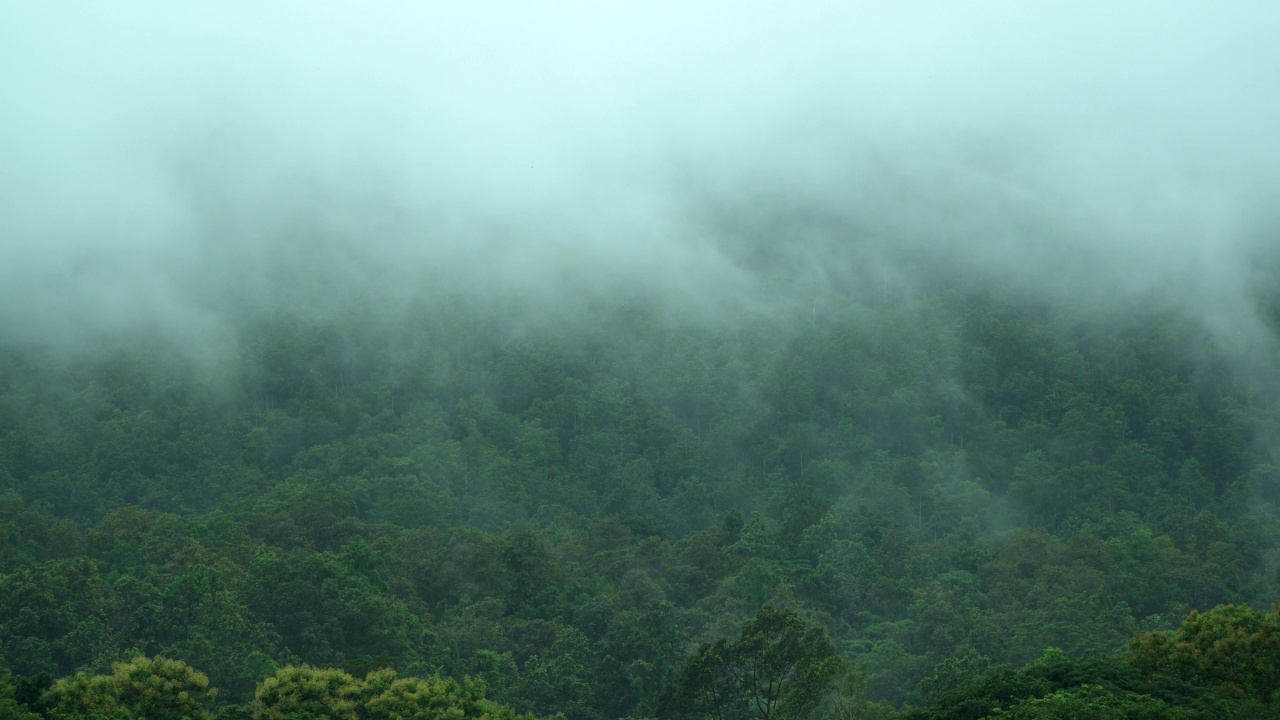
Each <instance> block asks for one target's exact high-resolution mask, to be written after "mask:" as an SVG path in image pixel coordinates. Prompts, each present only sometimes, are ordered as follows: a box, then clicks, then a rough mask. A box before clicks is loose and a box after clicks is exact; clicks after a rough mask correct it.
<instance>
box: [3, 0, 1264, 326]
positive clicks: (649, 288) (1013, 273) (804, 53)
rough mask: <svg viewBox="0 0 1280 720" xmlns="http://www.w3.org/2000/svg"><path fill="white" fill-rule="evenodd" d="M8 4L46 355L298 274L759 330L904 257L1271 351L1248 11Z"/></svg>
mask: <svg viewBox="0 0 1280 720" xmlns="http://www.w3.org/2000/svg"><path fill="white" fill-rule="evenodd" d="M5 15H6V17H5V18H4V22H3V23H0V26H2V28H3V29H0V48H3V49H0V77H2V78H3V80H0V92H2V95H0V98H2V99H0V157H3V158H5V161H4V162H3V163H0V218H2V220H0V222H2V223H3V240H2V241H0V285H2V286H3V288H4V290H3V291H0V292H3V302H0V313H2V314H3V316H4V318H5V320H6V322H8V323H10V324H14V325H15V326H21V327H26V328H27V329H28V330H29V331H32V332H35V333H36V334H37V335H44V336H47V337H56V336H61V337H64V338H66V339H68V341H69V342H71V343H72V344H75V343H82V342H84V341H85V340H86V338H88V337H92V336H93V335H95V334H107V335H110V334H111V333H114V332H117V331H119V330H121V329H124V328H129V327H149V328H152V329H157V330H159V331H160V332H162V333H163V334H166V335H169V336H171V337H175V338H179V339H180V340H181V342H183V343H185V344H187V345H189V346H198V347H203V346H208V347H216V346H219V345H222V344H225V342H227V340H228V338H229V337H231V336H232V335H233V334H234V333H233V332H232V331H231V329H230V328H229V327H228V324H229V323H230V322H231V321H230V320H229V319H228V317H226V308H227V305H228V301H229V299H231V298H234V299H236V300H237V301H241V300H244V299H245V298H252V299H254V300H253V301H254V302H259V303H261V304H265V305H276V306H280V305H282V304H289V303H288V302H287V299H288V297H289V296H290V294H291V293H294V292H295V291H298V290H299V288H302V289H303V290H307V289H308V288H309V291H308V292H309V294H306V297H305V299H299V298H296V297H295V298H294V300H295V301H296V302H294V303H293V304H294V305H297V306H300V307H301V306H305V307H308V308H311V311H313V312H318V313H323V312H325V311H326V307H325V306H326V304H332V305H341V304H342V303H344V302H347V301H349V299H350V298H351V297H355V296H364V297H370V293H372V294H373V295H374V296H376V297H377V301H378V302H379V303H381V305H382V306H383V307H384V308H388V309H394V308H395V307H397V306H401V305H403V304H404V303H405V302H408V301H409V299H410V298H412V297H415V296H416V295H418V294H419V293H420V292H421V290H422V288H423V287H424V286H431V287H437V288H438V287H442V286H446V285H447V286H450V287H452V288H454V289H456V290H458V291H459V292H463V293H469V294H475V295H477V296H478V297H481V298H483V297H490V296H492V297H503V298H506V299H510V298H513V297H518V298H520V299H521V305H522V307H524V308H525V310H526V312H527V313H528V314H530V315H537V314H538V313H539V312H540V311H542V310H546V311H547V312H552V310H553V309H555V308H559V309H561V310H564V309H565V308H572V307H574V306H576V305H578V304H581V303H583V302H587V301H590V300H591V299H592V298H601V297H604V298H607V297H610V296H613V295H617V294H621V293H635V292H640V293H642V294H645V295H646V296H649V297H651V298H653V299H654V300H655V301H659V302H663V303H669V304H670V305H671V306H672V307H674V308H681V309H682V310H681V311H682V312H685V313H689V312H694V313H704V314H705V315H706V318H704V319H714V318H715V317H718V313H720V312H722V311H723V310H724V309H725V308H734V309H735V310H745V311H747V312H749V313H750V314H751V315H752V316H754V317H766V316H776V315H777V314H779V313H782V314H784V315H785V314H786V313H787V312H790V310H789V309H794V308H803V307H807V304H808V303H810V302H813V296H814V295H815V293H818V294H820V293H823V292H828V293H837V294H839V293H847V292H848V290H849V288H848V285H849V284H851V283H857V282H864V281H865V282H876V281H879V282H881V283H883V284H885V285H886V286H887V285H888V284H889V283H890V282H891V280H892V281H893V282H895V283H897V284H898V285H900V286H901V287H903V288H904V289H907V288H909V287H910V286H911V284H912V282H913V279H912V277H911V274H912V272H913V271H912V270H910V269H908V268H906V267H905V266H904V265H903V264H902V263H903V260H904V259H910V260H912V261H913V262H914V261H918V260H919V258H920V257H929V258H933V259H934V260H933V262H940V263H942V265H943V266H944V267H953V268H955V269H956V271H957V272H973V273H978V274H980V275H982V276H984V277H988V278H989V281H990V282H992V283H998V284H1001V285H1006V286H1011V287H1024V288H1026V289H1027V291H1029V292H1034V293H1035V294H1037V295H1044V294H1048V296H1049V297H1050V298H1051V299H1053V300H1054V301H1055V302H1084V304H1086V305H1088V306H1090V307H1092V306H1094V305H1108V304H1114V303H1121V302H1141V303H1144V304H1156V305H1167V306H1172V307H1176V308H1178V310H1179V311H1180V312H1186V313H1189V314H1190V315H1191V316H1193V317H1195V318H1196V319H1197V320H1198V321H1202V322H1203V323H1204V324H1205V325H1206V327H1208V328H1211V329H1212V331H1213V332H1214V334H1215V336H1216V337H1218V338H1219V339H1220V340H1221V342H1222V343H1223V344H1224V345H1230V344H1231V343H1237V344H1240V343H1243V344H1245V345H1248V344H1250V343H1252V342H1255V341H1256V339H1257V338H1259V337H1266V338H1269V337H1270V336H1269V332H1270V331H1269V330H1265V328H1264V325H1265V324H1264V323H1263V322H1262V321H1261V320H1260V319H1259V317H1258V314H1257V313H1258V310H1257V298H1256V296H1255V295H1256V293H1255V290H1256V289H1257V288H1258V287H1259V286H1260V285H1261V286H1263V287H1265V286H1266V282H1265V279H1262V280H1260V279H1259V278H1258V277H1257V275H1256V273H1253V272H1251V270H1250V268H1252V267H1256V266H1257V258H1258V257H1259V256H1268V255H1269V254H1273V251H1272V249H1271V248H1272V245H1273V242H1272V238H1273V237H1274V234H1275V224H1274V221H1275V217H1274V212H1273V211H1270V210H1269V209H1268V203H1269V199H1270V198H1271V197H1273V196H1274V195H1275V191H1276V190H1277V189H1278V187H1280V183H1278V182H1277V174H1276V170H1275V168H1276V167H1280V163H1277V161H1278V160H1280V149H1278V148H1277V145H1276V143H1275V142H1274V140H1273V139H1272V137H1271V132H1270V131H1271V129H1272V128H1274V127H1276V126H1277V125H1278V124H1280V99H1277V97H1276V95H1275V93H1274V92H1270V82H1271V80H1272V79H1273V78H1274V77H1276V72H1277V70H1280V52H1277V51H1275V50H1274V49H1272V46H1273V45H1274V43H1271V42H1269V37H1268V35H1267V29H1268V28H1271V27H1275V24H1276V22H1277V21H1280V11H1277V10H1276V9H1274V8H1272V7H1271V6H1270V5H1267V4H1263V3H1253V4H1251V5H1238V6H1234V7H1233V8H1232V9H1231V10H1229V11H1227V10H1223V9H1222V8H1221V7H1218V6H1214V5H1211V4H1209V3H1183V4H1180V5H1179V7H1177V8H1171V7H1168V6H1166V5H1162V4H1156V3H1130V4H1126V5H1125V6H1124V7H1115V6H1114V5H1113V4H1108V3H1100V2H1098V3H1092V2H1091V3H1085V4H1080V3H1071V4H1068V3H1054V4H1048V5H1038V6H1036V7H1035V8H1034V9H1033V8H1031V7H1027V6H1025V5H1021V4H1017V3H1004V2H979V3H970V4H965V5H953V4H945V5H944V4H940V3H929V2H910V3H892V4H891V3H866V4H860V5H859V6H858V7H848V6H847V4H842V3H814V4H809V5H807V6H806V7H804V8H802V9H787V10H783V9H781V8H780V7H778V6H775V5H772V4H768V3H748V4H741V3H735V4H728V3H715V4H703V5H699V6H698V7H696V8H692V9H691V8H689V7H687V6H684V5H676V4H674V3H659V4H646V6H645V7H643V8H641V7H638V6H634V5H626V4H621V3H566V4H560V5H557V6H556V8H554V9H546V8H535V7H530V6H526V5H523V4H518V3H510V4H507V3H493V4H488V5H485V6H477V7H472V8H467V9H462V8H446V7H443V6H434V5H433V6H429V7H428V6H421V5H418V4H410V3H403V4H398V3H397V4H386V5H381V6H379V7H378V8H375V9H368V8H365V9H361V10H359V11H357V10H356V9H355V8H354V6H348V5H344V4H341V3H323V4H310V3H308V4H302V3H282V4H276V5H273V6H272V8H271V9H264V8H262V7H261V6H259V5H256V4H252V3H239V2H231V3H218V4H216V5H215V4H208V5H202V6H184V7H181V8H179V7H173V6H169V5H165V4H160V3H135V4H128V5H119V4H115V3H105V2H103V3H88V4H86V3H77V4H71V3H65V4H64V3H49V4H41V5H40V6H30V7H22V8H10V9H9V10H7V11H5ZM744 245H745V246H748V247H755V248H757V249H758V248H761V247H763V248H768V250H767V252H766V253H765V255H767V256H768V257H770V258H772V260H770V261H769V267H771V268H772V269H773V271H774V272H775V274H776V272H778V271H779V268H784V269H786V272H788V273H790V275H789V276H787V277H785V278H783V279H782V280H779V279H778V278H776V277H775V278H774V279H773V280H772V281H771V280H768V279H766V278H763V277H762V276H761V267H760V266H759V264H758V260H759V257H760V255H759V253H757V254H756V255H755V256H753V255H752V253H753V252H755V251H752V250H744V249H743V247H744ZM752 257H755V258H756V261H753V260H752V259H751V258H752ZM753 262H755V264H753ZM855 266H856V268H855ZM1242 338H1245V339H1243V340H1242ZM1268 342H1270V340H1268ZM1234 349H1239V348H1234Z"/></svg>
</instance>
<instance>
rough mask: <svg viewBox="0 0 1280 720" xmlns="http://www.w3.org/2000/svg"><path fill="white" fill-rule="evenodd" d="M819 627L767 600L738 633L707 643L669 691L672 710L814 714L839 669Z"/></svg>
mask: <svg viewBox="0 0 1280 720" xmlns="http://www.w3.org/2000/svg"><path fill="white" fill-rule="evenodd" d="M841 665H842V663H841V661H840V659H839V658H838V657H837V656H836V654H835V650H834V649H833V648H832V647H831V641H830V640H828V639H827V636H826V633H824V632H823V631H822V629H821V628H818V627H812V626H806V624H805V622H804V620H803V619H801V618H800V616H798V615H796V614H795V613H793V612H788V611H783V610H777V609H775V608H773V607H771V606H768V605H766V606H765V607H763V608H761V610H760V611H759V612H758V613H756V616H755V617H754V618H752V619H751V620H749V621H747V623H746V624H744V625H743V626H742V633H741V635H740V637H739V638H738V639H737V640H735V641H733V642H727V641H726V640H725V639H724V638H721V639H720V640H717V641H716V642H715V644H713V645H703V646H702V647H701V648H699V650H698V652H696V653H695V654H694V655H693V657H691V658H690V659H689V660H688V662H687V663H686V664H685V667H684V669H683V670H682V671H681V672H680V675H679V677H677V678H676V681H675V682H674V684H673V685H672V686H671V688H670V689H669V690H668V701H667V705H668V712H669V713H670V714H672V715H676V716H694V717H698V716H705V717H710V718H713V719H714V720H736V719H737V718H759V719H760V720H805V719H806V718H809V717H812V716H813V715H814V713H815V711H816V710H817V708H818V706H819V705H820V703H821V702H822V699H823V697H824V696H825V695H826V693H827V691H828V689H829V688H830V687H831V685H832V683H833V682H834V681H835V679H836V677H837V676H838V675H839V673H840V672H841V669H842V668H841Z"/></svg>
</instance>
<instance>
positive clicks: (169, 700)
mask: <svg viewBox="0 0 1280 720" xmlns="http://www.w3.org/2000/svg"><path fill="white" fill-rule="evenodd" d="M111 670H112V672H111V674H110V675H94V676H90V675H87V674H85V673H80V674H77V675H75V676H73V677H70V678H63V679H61V680H58V681H57V682H55V683H54V684H53V687H51V688H49V693H48V704H49V707H50V710H49V715H50V717H53V718H68V719H70V718H86V717H95V716H100V717H110V718H120V719H121V720H131V719H133V718H137V719H138V720H199V719H200V718H208V717H210V714H209V707H208V706H209V705H210V704H211V703H212V702H213V700H214V698H215V697H216V696H217V694H218V691H217V690H216V689H212V688H210V687H209V678H208V677H206V676H205V674H204V673H202V672H199V671H198V670H195V669H194V668H192V667H191V666H190V665H187V664H186V663H184V662H182V661H181V660H170V659H168V658H163V657H156V658H148V657H138V658H134V659H133V660H130V661H129V662H123V663H116V664H115V665H113V666H112V668H111Z"/></svg>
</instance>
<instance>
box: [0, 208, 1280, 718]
mask: <svg viewBox="0 0 1280 720" xmlns="http://www.w3.org/2000/svg"><path fill="white" fill-rule="evenodd" d="M729 235H730V236H732V237H735V238H737V239H735V240H734V241H733V243H730V244H727V245H726V246H725V248H724V251H725V252H726V253H729V254H730V255H732V256H733V257H734V258H735V262H736V263H737V264H738V267H741V268H745V271H746V272H749V274H750V277H751V278H752V283H753V284H752V286H751V288H750V291H749V292H746V293H742V294H741V295H737V296H733V297H735V298H736V299H735V300H732V301H726V302H720V303H719V304H715V303H710V302H707V303H700V302H696V300H697V298H698V297H701V296H699V295H696V294H694V293H692V292H689V293H685V294H683V295H680V294H675V295H673V292H672V291H671V288H670V287H669V286H667V285H664V284H650V285H646V284H643V283H631V282H628V281H627V280H626V279H625V278H623V279H619V280H618V281H617V282H616V283H615V284H613V285H608V284H607V283H606V285H608V287H606V288H604V289H600V288H595V289H592V288H582V287H577V288H573V291H572V292H569V291H566V292H564V293H561V294H558V295H556V297H557V298H558V299H559V302H558V303H552V302H551V301H550V300H549V299H548V297H545V296H542V297H530V296H528V295H526V294H525V288H521V287H514V288H511V289H509V290H507V291H492V292H479V291H475V290H473V289H472V290H467V289H464V287H463V285H462V284H459V283H454V284H450V283H448V282H445V281H443V280H442V279H440V277H424V278H423V279H422V282H421V283H420V284H416V285H413V284H405V283H403V282H397V283H394V284H391V285H387V286H379V285H378V284H377V283H376V282H364V281H359V282H356V281H353V280H351V279H350V278H349V277H344V276H343V275H342V272H341V270H342V268H343V265H342V262H340V261H338V260H333V262H332V263H331V264H330V265H325V264H324V263H322V262H319V261H315V260H314V257H313V258H312V260H310V261H308V262H310V263H312V264H310V265H308V264H307V263H302V262H301V261H300V260H298V258H299V257H301V256H300V255H293V254H291V252H292V251H289V250H288V248H285V251H282V252H281V253H280V255H279V257H277V258H276V262H278V265H276V266H271V267H270V268H269V269H270V273H269V275H270V276H271V277H272V278H273V280H274V281H275V283H276V284H275V285H273V286H272V287H270V288H269V290H264V291H258V292H255V293H249V292H245V293H233V294H230V295H228V296H216V297H215V296H214V295H212V294H210V295H208V296H207V297H206V299H207V300H208V302H209V303H210V305H209V307H215V309H216V310H217V312H218V313H219V314H220V317H224V318H227V321H226V328H227V330H226V332H223V333H221V334H219V335H217V336H216V338H214V339H207V338H206V339H204V340H195V339H193V338H192V336H191V335H190V334H174V333H171V332H168V331H167V330H166V329H165V328H164V327H161V326H159V325H155V324H151V325H148V324H145V323H143V324H137V325H133V326H128V327H124V328H121V327H117V328H112V329H111V331H110V332H105V331H104V332H99V333H96V334H95V333H94V332H92V331H90V330H85V329H83V328H81V329H75V330H67V333H68V334H69V335H74V340H62V341H57V340H50V335H49V333H48V332H46V330H47V328H41V327H39V326H38V325H36V324H32V323H28V324H25V325H24V324H14V325H13V326H12V327H10V328H9V329H8V330H6V331H5V333H4V334H3V335H2V336H0V669H2V671H3V673H4V675H3V677H2V679H0V712H7V713H9V714H8V715H6V716H5V717H23V718H25V717H51V718H65V717H103V718H107V717H110V718H133V717H139V718H141V717H147V718H157V717H209V716H215V717H221V718H243V717H253V718H277V717H279V718H285V717H293V718H296V717H320V716H322V715H327V716H328V717H332V718H356V717H359V718H393V717H394V718H400V717H458V716H466V717H481V716H485V717H494V718H497V717H516V716H517V715H519V716H534V717H563V718H565V719H566V720H604V719H606V718H647V717H662V718H704V717H708V718H716V720H731V719H734V720H736V719H738V718H756V717H758V718H764V719H770V718H788V719H794V720H803V719H804V718H810V717H815V718H816V717H821V718H833V719H834V718H840V719H842V720H844V719H849V718H893V717H898V718H903V719H904V720H905V719H907V718H910V719H919V720H924V719H925V718H981V717H991V718H1067V717H1070V718H1121V717H1123V718H1166V717H1170V718H1223V717H1242V718H1243V717H1250V718H1261V717H1280V698H1277V697H1276V696H1275V695H1274V693H1275V688H1277V687H1280V678H1278V677H1277V673H1280V618H1277V616H1276V615H1274V614H1270V613H1269V612H1267V608H1269V606H1270V605H1271V604H1272V603H1275V602H1277V601H1278V600H1280V595H1278V594H1277V587H1278V585H1277V582H1278V577H1277V573H1278V572H1280V466H1278V465H1277V459H1276V457H1275V454H1274V453H1275V450H1276V449H1277V447H1280V446H1277V444H1276V440H1277V438H1280V408H1277V405H1276V401H1277V400H1280V397H1277V394H1278V393H1280V385H1278V384H1277V383H1276V382H1275V381H1276V380H1277V378H1278V377H1280V376H1278V375H1277V373H1280V370H1277V369H1276V368H1277V365H1276V364H1275V363H1274V360H1275V359H1276V356H1275V355H1274V354H1273V353H1272V351H1273V350H1274V347H1275V346H1274V343H1273V341H1272V340H1271V339H1270V338H1271V337H1272V336H1271V335H1270V332H1271V331H1272V330H1274V326H1272V325H1269V324H1268V323H1270V322H1271V321H1272V320H1273V319H1274V318H1275V314H1274V313H1269V311H1268V308H1274V307H1276V305H1275V304H1274V302H1273V301H1274V298H1270V297H1269V296H1267V295H1266V293H1261V292H1260V293H1258V294H1256V297H1255V296H1251V297H1255V300H1256V302H1257V307H1258V308H1260V310H1259V313H1258V315H1257V318H1258V319H1259V320H1258V322H1259V325H1258V326H1257V328H1258V329H1261V330H1265V331H1266V333H1267V335H1266V336H1260V337H1254V338H1244V339H1243V340H1240V341H1239V342H1237V343H1234V344H1232V343H1228V342H1226V341H1224V340H1223V339H1222V337H1223V336H1222V334H1221V333H1220V331H1219V330H1218V329H1217V328H1215V327H1213V326H1212V325H1211V324H1210V323H1208V322H1206V321H1205V320H1204V318H1203V317H1201V316H1198V315H1196V314H1194V313H1188V312H1185V311H1184V308H1183V307H1182V306H1180V305H1178V304H1177V303H1175V302H1172V301H1169V300H1168V299H1167V298H1168V296H1167V295H1165V294H1164V290H1159V291H1152V290H1148V291H1144V292H1146V294H1140V293H1139V294H1130V295H1124V294H1122V293H1119V292H1114V293H1109V292H1104V291H1101V290H1098V289H1097V288H1092V289H1082V290H1079V292H1078V294H1076V295H1074V296H1070V295H1064V294H1060V293H1057V292H1056V291H1053V290H1050V289H1046V286H1047V285H1048V284H1049V283H1047V282H1039V281H1037V282H1026V281H1025V280H1023V281H1009V282H997V279H996V278H994V277H993V276H992V275H991V274H989V273H983V272H981V271H980V270H978V269H975V268H976V266H974V265H972V264H966V263H965V262H963V261H961V260H959V259H957V258H955V257H954V256H951V255H947V254H937V253H934V254H920V253H918V252H917V251H918V250H919V249H920V248H919V247H918V246H906V249H905V250H902V251H901V252H899V254H897V255H893V254H892V253H890V252H888V251H884V252H882V253H881V254H879V255H872V254H868V250H867V245H866V244H865V243H861V242H859V241H858V240H857V236H856V234H850V233H846V234H843V235H842V234H840V233H828V234H827V235H825V236H824V237H828V240H827V241H826V242H825V244H821V245H815V244H813V243H810V244H807V245H803V244H793V245H791V246H787V245H785V244H784V245H778V244H776V243H774V242H773V241H772V240H771V239H759V240H755V241H752V240H750V239H749V238H748V239H747V240H742V239H741V234H737V235H734V234H733V233H729ZM785 247H791V248H793V249H791V250H783V249H779V248H785ZM798 247H803V248H804V250H803V251H801V250H796V249H794V248H798ZM295 249H296V248H295ZM877 252H880V251H877ZM885 253H888V254H885ZM340 255H341V254H340V253H337V254H334V255H333V257H339V256H340ZM873 257H874V258H875V262H871V261H870V259H871V258H873ZM806 258H807V260H806ZM814 258H821V262H816V261H814ZM257 261H262V260H261V258H258V260H257ZM291 263H296V266H294V265H291ZM317 263H318V264H317ZM326 267H327V268H328V270H327V271H326V270H325V268H326ZM299 268H302V269H299ZM815 268H818V269H815ZM406 287H415V288H416V289H415V290H414V291H413V292H406V291H405V288H406ZM1263 289H1265V288H1263ZM264 293H265V294H264ZM711 296H712V294H710V293H708V294H707V295H706V297H711ZM673 297H675V298H676V300H672V298H673ZM718 297H720V298H721V299H723V298H725V297H729V295H727V294H721V295H719V296H718ZM567 298H571V299H567ZM1160 298H1166V299H1165V300H1163V301H1162V300H1161V299H1160ZM1268 303H1272V304H1268ZM761 676H766V677H768V678H769V682H768V683H767V687H764V686H761V685H760V682H761V681H760V677H761ZM753 678H754V679H753ZM166 703H167V704H166Z"/></svg>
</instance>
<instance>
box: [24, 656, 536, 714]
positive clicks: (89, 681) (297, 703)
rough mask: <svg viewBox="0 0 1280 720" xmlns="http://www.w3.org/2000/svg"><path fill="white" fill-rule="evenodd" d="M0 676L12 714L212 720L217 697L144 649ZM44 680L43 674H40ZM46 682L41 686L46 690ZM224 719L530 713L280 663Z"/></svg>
mask: <svg viewBox="0 0 1280 720" xmlns="http://www.w3.org/2000/svg"><path fill="white" fill-rule="evenodd" d="M4 680H5V681H4V682H2V683H0V712H3V713H6V714H4V715H3V717H5V718H9V719H11V720H28V719H30V720H37V719H38V718H41V717H47V718H52V719H53V720H135V719H136V720H210V719H211V718H213V717H215V715H214V713H213V711H212V706H213V702H214V699H215V698H216V697H217V694H218V691H217V689H216V688H211V687H210V685H209V678H208V676H206V675H205V674H204V673H202V672H200V671H198V670H196V669H194V668H192V667H191V666H190V665H187V664H186V663H184V662H182V661H181V660H170V659H168V658H163V657H156V658H148V657H143V656H139V657H136V658H134V659H133V660H130V661H128V662H118V663H115V664H114V665H113V666H112V667H111V672H110V673H109V674H105V675H89V674H87V673H83V672H82V673H77V674H76V675H75V676H73V677H69V678H62V679H59V680H57V681H56V682H52V684H48V676H41V677H38V678H35V679H34V681H33V680H32V679H18V680H14V679H13V678H12V677H8V678H5V679H4ZM42 681H43V682H42ZM41 690H43V692H40V691H41ZM216 717H217V718H219V719H220V720H236V719H244V720H250V719H252V720H302V719H304V718H328V719H329V720H403V719H404V718H419V719H420V720H446V719H452V718H460V717H467V718H484V719H485V720H532V719H531V718H530V717H529V716H523V715H517V714H516V713H515V712H513V711H512V710H511V709H510V708H507V707H504V706H502V705H499V704H498V703H495V702H493V701H491V700H486V699H485V697H484V687H483V686H482V685H480V684H478V683H474V682H470V681H467V682H465V683H463V684H459V683H457V682H455V681H453V680H452V679H448V678H444V679H442V678H440V677H428V678H413V677H400V676H398V675H397V674H396V672H395V671H394V670H390V669H382V670H377V671H373V672H370V673H369V674H368V675H367V676H366V677H365V678H364V679H363V680H361V679H357V678H355V677H353V676H352V675H350V674H349V673H346V672H344V671H342V670H337V669H327V668H314V667H310V666H307V665H302V666H292V665H291V666H287V667H283V668H280V669H279V670H277V671H276V672H275V673H274V674H272V675H271V676H269V677H267V678H266V679H264V680H263V681H262V683H261V684H259V685H258V688H257V691H256V692H255V693H254V696H253V701H252V702H251V703H250V704H248V705H235V704H224V705H222V706H221V707H219V708H218V710H217V715H216Z"/></svg>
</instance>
